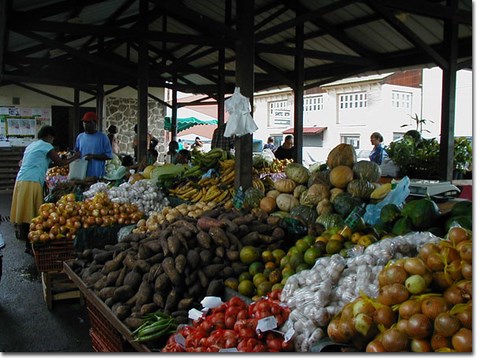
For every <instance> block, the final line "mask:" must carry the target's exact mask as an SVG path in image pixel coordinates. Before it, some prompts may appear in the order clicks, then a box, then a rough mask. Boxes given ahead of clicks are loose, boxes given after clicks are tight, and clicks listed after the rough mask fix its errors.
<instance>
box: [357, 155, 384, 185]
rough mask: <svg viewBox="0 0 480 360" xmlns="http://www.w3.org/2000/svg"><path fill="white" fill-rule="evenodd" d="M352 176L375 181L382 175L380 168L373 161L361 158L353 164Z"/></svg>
mask: <svg viewBox="0 0 480 360" xmlns="http://www.w3.org/2000/svg"><path fill="white" fill-rule="evenodd" d="M353 176H354V178H355V179H362V180H367V181H370V182H377V181H378V180H380V178H381V177H382V169H381V168H380V166H379V165H378V164H377V163H375V162H373V161H368V160H361V161H358V162H356V163H355V164H354V165H353Z"/></svg>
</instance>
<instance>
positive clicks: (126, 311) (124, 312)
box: [112, 302, 130, 320]
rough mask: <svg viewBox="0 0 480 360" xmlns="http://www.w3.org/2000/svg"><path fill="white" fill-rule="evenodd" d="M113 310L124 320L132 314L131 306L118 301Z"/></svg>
mask: <svg viewBox="0 0 480 360" xmlns="http://www.w3.org/2000/svg"><path fill="white" fill-rule="evenodd" d="M112 312H113V314H114V315H115V316H116V317H117V318H118V319H120V320H123V319H126V318H127V317H128V316H129V315H130V307H129V306H127V305H125V304H122V303H120V302H118V303H116V304H113V306H112Z"/></svg>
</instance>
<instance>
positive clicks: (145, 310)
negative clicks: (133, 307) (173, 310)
mask: <svg viewBox="0 0 480 360" xmlns="http://www.w3.org/2000/svg"><path fill="white" fill-rule="evenodd" d="M157 310H158V306H157V305H156V304H155V303H153V302H152V303H148V304H143V305H142V307H141V308H140V314H142V315H146V314H150V313H153V312H155V311H157Z"/></svg>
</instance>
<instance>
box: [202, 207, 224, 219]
mask: <svg viewBox="0 0 480 360" xmlns="http://www.w3.org/2000/svg"><path fill="white" fill-rule="evenodd" d="M219 215H220V209H219V208H218V207H216V208H214V209H211V210H207V211H205V212H204V213H203V216H202V217H207V218H213V219H217V218H218V216H219Z"/></svg>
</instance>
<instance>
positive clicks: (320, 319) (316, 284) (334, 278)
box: [281, 232, 438, 352]
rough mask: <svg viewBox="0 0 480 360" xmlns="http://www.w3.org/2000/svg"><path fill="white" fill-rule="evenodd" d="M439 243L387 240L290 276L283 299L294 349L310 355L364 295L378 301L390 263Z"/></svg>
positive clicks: (417, 237) (428, 237) (418, 237)
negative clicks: (382, 274)
mask: <svg viewBox="0 0 480 360" xmlns="http://www.w3.org/2000/svg"><path fill="white" fill-rule="evenodd" d="M436 239H438V238H436V237H434V236H433V235H432V234H431V233H428V232H425V233H411V234H408V235H405V236H398V237H394V238H387V239H384V240H381V241H379V242H376V243H374V244H372V245H370V246H368V247H366V248H364V249H363V250H362V248H352V249H351V253H350V254H349V255H350V256H349V258H344V257H342V256H340V255H338V254H335V255H332V256H324V257H320V258H319V259H318V260H317V261H316V263H315V265H314V266H313V267H312V269H310V270H303V271H301V272H300V273H297V274H294V275H292V276H290V277H289V278H288V280H287V281H286V283H285V286H284V288H283V291H282V295H281V299H282V301H284V302H285V303H286V304H287V306H288V307H289V308H290V310H291V314H290V317H289V320H288V321H287V323H286V324H285V327H284V330H287V329H290V328H292V329H294V330H295V335H294V341H295V349H296V350H297V351H301V352H306V351H310V350H311V348H312V346H313V345H315V344H316V342H318V340H320V339H322V338H323V337H326V331H327V326H328V324H329V322H330V320H332V319H333V317H334V316H335V315H336V314H337V313H338V312H339V311H341V309H342V308H343V307H344V306H345V305H346V304H347V303H349V302H351V301H353V300H354V299H356V298H357V297H358V296H359V295H360V294H361V293H364V294H366V295H367V296H370V297H375V296H376V295H377V294H378V289H379V288H378V281H377V279H378V274H379V273H380V271H381V270H382V269H383V267H384V266H385V265H386V264H387V263H388V262H389V261H390V260H392V259H399V258H403V257H405V256H412V255H415V254H416V253H417V248H418V247H420V246H421V245H423V244H425V243H427V242H431V241H434V240H436Z"/></svg>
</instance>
